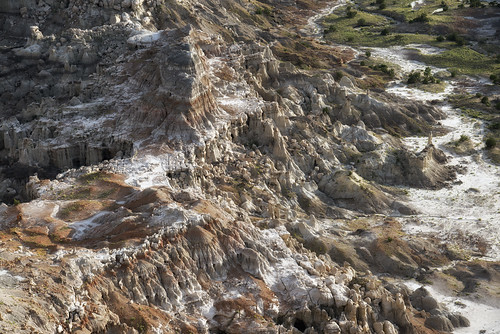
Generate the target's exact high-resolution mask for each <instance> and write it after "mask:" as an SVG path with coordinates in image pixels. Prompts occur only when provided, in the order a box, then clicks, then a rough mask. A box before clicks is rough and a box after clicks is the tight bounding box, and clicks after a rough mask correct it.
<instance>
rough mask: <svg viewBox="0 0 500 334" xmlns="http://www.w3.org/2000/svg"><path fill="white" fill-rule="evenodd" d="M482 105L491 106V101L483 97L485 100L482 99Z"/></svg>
mask: <svg viewBox="0 0 500 334" xmlns="http://www.w3.org/2000/svg"><path fill="white" fill-rule="evenodd" d="M481 103H482V104H485V105H487V106H489V105H490V100H489V99H488V97H487V96H483V98H482V99H481Z"/></svg>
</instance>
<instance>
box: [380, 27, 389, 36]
mask: <svg viewBox="0 0 500 334" xmlns="http://www.w3.org/2000/svg"><path fill="white" fill-rule="evenodd" d="M380 35H382V36H387V35H389V28H384V29H382V31H381V32H380Z"/></svg>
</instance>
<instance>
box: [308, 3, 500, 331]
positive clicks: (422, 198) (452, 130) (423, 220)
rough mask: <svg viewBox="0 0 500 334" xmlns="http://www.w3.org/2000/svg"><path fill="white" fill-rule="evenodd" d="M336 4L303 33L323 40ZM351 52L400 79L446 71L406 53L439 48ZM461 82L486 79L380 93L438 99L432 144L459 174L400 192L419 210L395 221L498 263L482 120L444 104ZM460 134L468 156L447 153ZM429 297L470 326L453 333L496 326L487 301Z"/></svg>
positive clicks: (441, 292)
mask: <svg viewBox="0 0 500 334" xmlns="http://www.w3.org/2000/svg"><path fill="white" fill-rule="evenodd" d="M422 3H423V1H414V2H412V8H413V7H414V6H418V5H420V4H422ZM342 5H345V3H344V2H342V3H338V2H336V3H335V4H332V5H329V6H328V7H327V9H325V10H324V11H322V12H321V13H320V14H318V15H316V16H314V17H313V18H311V20H310V21H309V22H308V29H305V30H304V31H308V32H312V34H311V36H313V37H315V38H318V39H319V40H323V38H322V34H321V33H320V29H319V27H320V26H321V25H320V22H321V20H322V19H323V18H324V17H325V16H327V15H329V14H330V13H332V12H333V11H334V10H335V9H337V8H338V7H340V6H342ZM353 49H354V50H355V53H356V54H357V55H359V54H361V51H365V50H370V52H371V54H372V57H373V58H375V59H378V60H380V61H382V62H384V63H388V64H394V65H396V66H397V67H398V70H399V71H400V73H401V76H403V77H404V76H405V75H408V74H409V73H410V72H412V71H422V72H423V71H424V69H425V68H426V67H430V68H431V70H432V72H433V73H436V72H440V71H446V69H442V68H436V67H434V66H428V65H426V64H425V63H422V62H419V61H416V60H414V59H412V58H415V57H411V55H412V54H414V53H415V52H419V53H422V54H438V53H440V52H443V51H444V49H439V48H436V47H432V46H429V45H417V44H412V45H408V46H393V47H388V48H364V49H360V50H356V49H355V48H353ZM462 80H466V81H468V87H469V88H468V91H467V92H468V93H475V91H480V88H481V86H482V85H485V84H488V81H487V80H485V79H482V78H473V77H467V76H462V77H461V78H456V79H450V80H447V81H446V86H445V87H444V90H443V91H442V92H427V91H423V90H420V89H418V88H415V87H410V86H408V85H407V84H406V83H405V82H404V81H403V80H402V79H396V80H394V81H392V82H390V83H389V84H388V85H387V88H386V92H389V93H391V94H393V95H395V96H398V97H400V98H404V99H410V100H414V101H427V102H428V103H430V102H431V101H432V102H437V101H439V103H438V108H440V109H441V110H442V111H443V112H444V113H445V114H446V116H447V117H446V118H445V119H444V120H442V121H441V122H440V124H441V125H442V126H443V127H444V128H445V129H446V132H447V133H446V134H440V135H438V136H436V135H435V136H434V137H433V138H432V143H433V145H435V146H436V147H438V148H439V149H441V150H443V151H444V152H445V153H446V154H447V156H448V157H449V158H450V160H449V164H450V165H452V166H457V168H458V169H459V171H460V172H459V173H458V177H457V180H456V181H455V182H454V183H453V184H452V185H450V186H447V187H444V188H442V189H439V190H431V189H417V188H406V189H407V191H408V194H409V202H410V203H411V205H412V206H413V207H414V208H415V209H417V210H418V212H419V214H418V215H417V216H416V217H417V218H418V219H414V217H410V218H405V217H400V218H399V219H400V221H401V222H402V223H403V224H402V226H403V230H404V231H405V232H406V233H408V234H409V235H414V236H418V237H422V238H426V237H437V238H438V239H439V240H441V241H442V242H444V243H454V242H456V241H457V240H459V239H468V240H470V244H469V245H464V244H463V243H462V244H461V245H460V247H471V248H472V247H474V248H476V249H475V251H476V255H478V256H479V257H480V258H481V259H483V260H489V261H499V260H500V230H499V229H498V225H497V224H498V221H499V217H500V191H499V190H498V189H499V187H500V166H498V165H495V164H494V163H492V162H491V161H490V160H488V159H487V158H486V157H485V154H484V144H483V140H484V131H485V129H484V127H485V126H484V124H483V122H481V121H479V120H474V119H471V118H469V117H467V116H464V115H462V113H461V112H460V110H458V109H454V108H453V107H452V106H450V105H449V104H448V103H447V102H445V101H446V100H447V98H448V97H449V96H450V95H451V94H454V93H458V92H463V88H462V87H461V86H462V85H460V82H461V81H462ZM474 90H475V91H474ZM497 91H498V88H497ZM461 136H466V137H467V138H470V140H471V141H472V143H473V152H470V153H468V154H457V153H455V152H454V151H452V150H451V149H450V145H452V143H453V142H456V141H458V140H459V139H460V138H461ZM464 138H465V137H464ZM428 140H429V139H428V137H427V136H425V137H406V138H404V139H403V142H404V143H405V145H406V146H407V147H408V149H409V150H411V151H413V152H415V153H417V152H420V151H422V150H423V149H424V148H425V147H426V145H428ZM478 244H481V245H483V247H486V250H485V249H484V248H483V249H482V250H481V254H479V253H477V245H478ZM484 245H486V246H484ZM437 270H439V268H437ZM419 286H420V285H419V284H416V283H415V284H410V285H409V287H410V288H412V289H416V288H418V287H419ZM432 294H433V295H436V296H437V299H438V300H439V301H440V302H443V303H444V304H446V305H447V306H448V307H450V308H451V309H453V310H456V311H459V312H462V313H463V314H467V315H468V317H469V318H470V320H471V327H469V328H462V329H456V330H455V332H456V333H472V332H475V331H480V330H481V331H482V332H484V333H497V330H498V327H499V326H500V307H499V305H493V306H492V305H490V304H491V303H489V304H488V303H487V304H483V303H482V301H481V300H472V299H470V298H467V299H464V297H463V296H462V297H456V296H452V294H453V292H452V291H451V289H450V288H449V287H442V288H441V289H438V288H436V289H433V290H432ZM493 298H494V297H493ZM460 299H463V300H464V303H461V302H460ZM490 302H491V300H490ZM493 304H497V303H493ZM457 305H461V306H460V307H457Z"/></svg>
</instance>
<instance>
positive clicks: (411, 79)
mask: <svg viewBox="0 0 500 334" xmlns="http://www.w3.org/2000/svg"><path fill="white" fill-rule="evenodd" d="M421 76H422V75H421V74H420V71H415V72H411V73H410V75H409V76H408V81H407V84H409V85H411V84H414V83H418V82H420V80H421Z"/></svg>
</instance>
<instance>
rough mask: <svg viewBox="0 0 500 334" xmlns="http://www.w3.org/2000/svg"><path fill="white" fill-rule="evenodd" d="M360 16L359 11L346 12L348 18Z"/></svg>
mask: <svg viewBox="0 0 500 334" xmlns="http://www.w3.org/2000/svg"><path fill="white" fill-rule="evenodd" d="M357 14H358V12H357V11H355V10H351V9H349V10H348V11H347V12H346V16H347V17H348V18H350V19H352V18H353V17H354V16H356V15H357Z"/></svg>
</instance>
